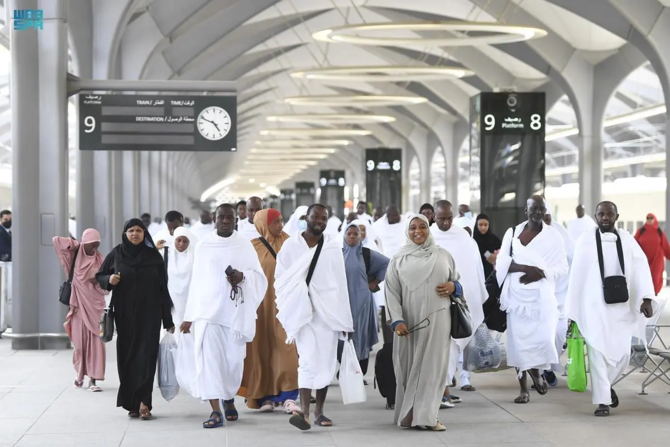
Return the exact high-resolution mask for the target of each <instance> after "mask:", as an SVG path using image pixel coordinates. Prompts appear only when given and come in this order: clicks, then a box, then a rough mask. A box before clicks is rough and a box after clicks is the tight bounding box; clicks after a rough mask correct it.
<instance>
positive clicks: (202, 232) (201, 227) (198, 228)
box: [191, 222, 216, 240]
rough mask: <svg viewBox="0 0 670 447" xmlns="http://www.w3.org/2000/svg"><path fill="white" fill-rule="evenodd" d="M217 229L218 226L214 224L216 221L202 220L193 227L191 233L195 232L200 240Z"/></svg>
mask: <svg viewBox="0 0 670 447" xmlns="http://www.w3.org/2000/svg"><path fill="white" fill-rule="evenodd" d="M215 230H216V227H215V226H214V223H208V224H204V223H202V222H198V223H196V224H195V225H193V226H192V227H191V233H193V234H194V235H195V237H197V238H198V240H200V239H204V238H205V236H207V235H208V234H209V233H213V232H214V231H215Z"/></svg>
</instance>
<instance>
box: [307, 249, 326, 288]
mask: <svg viewBox="0 0 670 447" xmlns="http://www.w3.org/2000/svg"><path fill="white" fill-rule="evenodd" d="M322 248H323V236H321V239H319V242H318V243H317V244H316V251H315V252H314V256H313V257H312V262H311V263H310V264H309V270H308V271H307V279H306V280H305V281H306V282H307V287H309V283H310V282H311V281H312V276H314V269H315V268H316V263H317V261H318V260H319V256H321V249H322Z"/></svg>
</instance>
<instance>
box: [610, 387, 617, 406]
mask: <svg viewBox="0 0 670 447" xmlns="http://www.w3.org/2000/svg"><path fill="white" fill-rule="evenodd" d="M610 395H611V396H612V403H611V404H610V408H616V407H618V406H619V396H617V394H616V391H614V388H612V390H611V391H610Z"/></svg>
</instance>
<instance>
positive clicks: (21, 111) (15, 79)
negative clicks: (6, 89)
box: [6, 0, 62, 349]
mask: <svg viewBox="0 0 670 447" xmlns="http://www.w3.org/2000/svg"><path fill="white" fill-rule="evenodd" d="M6 6H8V7H9V9H10V10H14V9H37V8H38V5H37V0H11V1H10V2H9V5H6ZM45 25H46V24H45ZM7 28H8V30H9V32H10V45H11V48H10V50H11V57H12V67H11V82H10V86H11V105H12V149H13V150H12V202H13V203H14V204H15V205H16V204H20V206H14V207H13V208H14V210H13V211H14V216H13V219H14V222H16V225H14V228H13V229H12V254H13V261H12V295H13V296H14V301H13V305H12V332H13V333H14V334H31V333H37V332H39V331H40V318H39V317H40V315H39V297H40V283H39V281H36V280H35V278H36V276H38V275H36V273H37V272H36V269H35V267H36V266H38V265H39V252H40V251H39V248H40V242H41V225H40V200H39V199H40V190H39V181H40V149H39V148H40V135H39V133H38V132H37V131H36V129H38V128H39V120H40V104H39V91H40V79H39V60H38V55H39V44H38V36H37V33H38V31H36V30H32V29H30V30H23V31H15V30H14V29H13V28H14V26H13V22H9V26H8V27H7ZM39 32H44V31H39ZM53 257H54V254H53V252H52V253H51V258H52V259H53ZM58 332H62V330H60V331H58ZM12 348H13V349H28V348H33V349H34V348H37V339H31V338H26V339H14V340H12Z"/></svg>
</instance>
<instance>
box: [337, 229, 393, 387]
mask: <svg viewBox="0 0 670 447" xmlns="http://www.w3.org/2000/svg"><path fill="white" fill-rule="evenodd" d="M366 250H369V249H366ZM369 252H370V271H367V269H366V265H365V260H364V258H363V243H362V242H361V230H360V228H358V225H357V224H356V222H352V223H350V224H348V225H347V227H346V229H345V230H344V267H345V269H346V273H347V289H348V291H349V303H350V304H351V316H352V317H353V318H354V333H353V341H354V347H355V348H356V356H357V357H358V361H359V363H360V364H361V370H362V371H363V375H365V374H366V373H367V371H368V360H369V357H370V351H371V350H372V347H373V346H374V345H376V344H377V342H378V341H379V338H378V336H377V305H376V304H375V299H374V296H373V294H372V290H373V289H376V288H377V286H379V283H380V282H382V281H383V280H384V277H385V276H386V267H387V266H388V264H389V258H387V257H386V256H384V255H382V254H380V253H378V252H376V251H374V250H370V251H369ZM340 352H341V350H340Z"/></svg>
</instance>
